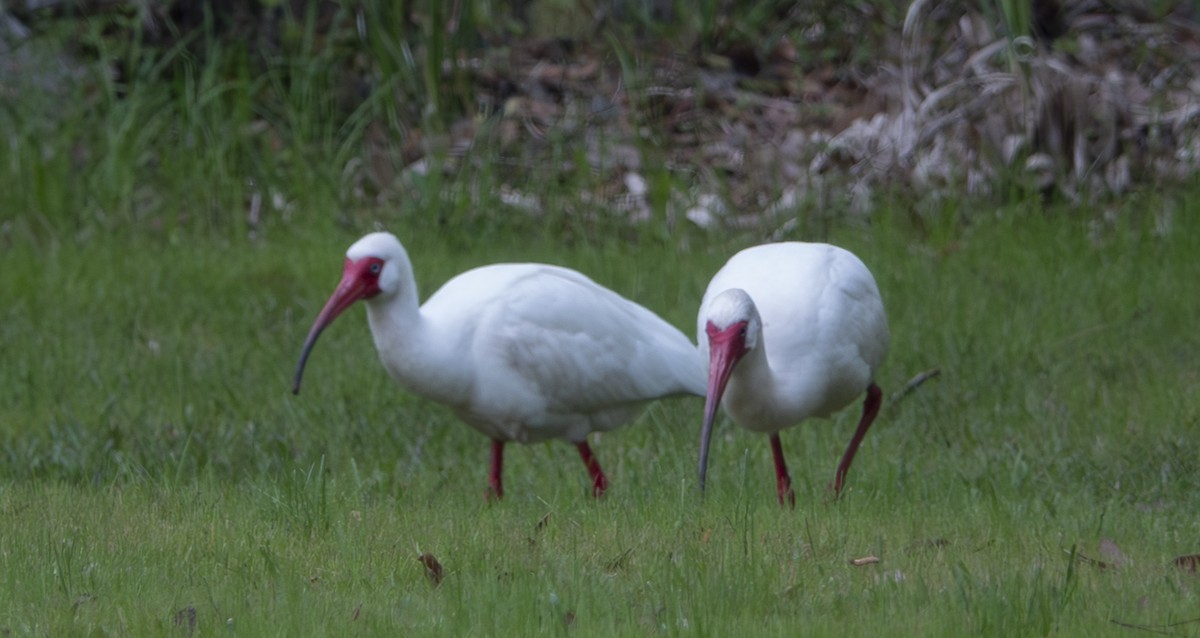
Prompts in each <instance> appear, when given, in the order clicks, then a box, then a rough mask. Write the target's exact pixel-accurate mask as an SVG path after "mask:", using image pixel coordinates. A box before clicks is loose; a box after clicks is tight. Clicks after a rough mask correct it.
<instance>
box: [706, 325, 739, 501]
mask: <svg viewBox="0 0 1200 638" xmlns="http://www.w3.org/2000/svg"><path fill="white" fill-rule="evenodd" d="M744 327H745V324H744V323H740V322H739V323H737V324H734V325H732V326H730V327H728V328H726V329H725V330H718V329H717V328H716V326H714V325H713V324H711V323H710V324H708V327H707V329H706V332H707V333H708V393H707V397H706V398H705V400H704V427H703V429H702V430H701V433H700V491H701V492H703V491H704V481H705V478H706V476H707V474H708V444H709V441H710V440H711V439H712V428H713V423H714V422H715V421H716V420H717V410H719V409H720V408H721V397H722V395H724V394H725V385H726V384H727V383H729V375H730V374H732V373H733V367H734V366H735V365H737V362H738V361H739V360H740V359H741V358H742V355H744V354H746V345H745V341H744V340H743V339H742V337H741V331H742V328H744Z"/></svg>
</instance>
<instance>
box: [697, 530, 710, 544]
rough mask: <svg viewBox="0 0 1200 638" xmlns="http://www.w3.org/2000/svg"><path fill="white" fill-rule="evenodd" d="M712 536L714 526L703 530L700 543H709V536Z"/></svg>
mask: <svg viewBox="0 0 1200 638" xmlns="http://www.w3.org/2000/svg"><path fill="white" fill-rule="evenodd" d="M711 537H712V528H709V529H706V530H704V531H703V532H702V533H701V534H700V544H701V545H707V544H708V539H709V538H711Z"/></svg>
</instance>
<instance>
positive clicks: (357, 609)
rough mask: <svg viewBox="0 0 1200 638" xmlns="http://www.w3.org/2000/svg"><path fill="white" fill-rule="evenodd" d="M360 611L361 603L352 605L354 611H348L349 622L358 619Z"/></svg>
mask: <svg viewBox="0 0 1200 638" xmlns="http://www.w3.org/2000/svg"><path fill="white" fill-rule="evenodd" d="M360 613H362V603H359V604H358V605H356V606H355V607H354V611H352V612H350V622H354V621H356V620H358V615H359V614H360Z"/></svg>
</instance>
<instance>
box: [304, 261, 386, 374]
mask: <svg viewBox="0 0 1200 638" xmlns="http://www.w3.org/2000/svg"><path fill="white" fill-rule="evenodd" d="M367 261H368V260H365V259H364V260H362V261H360V262H353V261H351V260H350V259H346V265H345V270H344V271H343V272H342V280H341V281H340V282H339V283H338V286H337V288H336V289H335V290H334V291H333V294H332V295H331V296H330V297H329V301H326V302H325V307H324V308H322V309H321V314H319V315H317V319H316V321H314V322H313V326H312V329H310V330H309V331H308V338H307V339H305V340H304V350H302V351H301V352H300V361H299V363H297V364H296V375H295V377H293V378H292V394H300V380H301V378H302V377H303V376H304V364H305V363H307V362H308V355H309V353H311V352H312V349H313V346H314V345H315V344H316V343H317V337H319V336H321V331H323V330H325V327H326V326H328V325H329V324H331V323H333V320H334V319H337V317H338V315H340V314H342V312H344V311H345V310H346V309H347V308H349V307H350V306H352V305H354V302H356V301H358V300H359V299H363V298H365V297H369V296H370V295H371V283H372V282H371V281H370V280H369V279H367V278H366V277H363V267H359V266H360V265H363V266H366V265H368V264H366V263H365V262H367Z"/></svg>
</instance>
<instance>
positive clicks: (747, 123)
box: [0, 0, 1200, 242]
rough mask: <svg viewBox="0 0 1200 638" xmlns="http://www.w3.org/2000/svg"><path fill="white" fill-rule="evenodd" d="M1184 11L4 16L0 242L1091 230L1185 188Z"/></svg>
mask: <svg viewBox="0 0 1200 638" xmlns="http://www.w3.org/2000/svg"><path fill="white" fill-rule="evenodd" d="M1194 5H1195V3H1194V1H1192V0H1187V1H1185V0H1138V1H1134V0H1024V1H1021V0H995V1H985V2H962V1H955V0H917V1H916V2H913V3H912V4H911V5H909V6H904V5H902V4H898V3H893V2H881V1H877V0H852V1H849V2H843V1H832V0H819V1H816V2H805V3H792V2H782V1H779V0H752V1H749V2H732V1H730V0H701V1H699V2H695V3H693V2H681V1H678V0H675V1H672V0H515V1H513V2H499V1H496V0H450V1H442V0H409V1H405V2H386V1H382V0H361V1H354V2H351V1H344V2H331V1H319V0H273V1H272V0H267V1H262V0H259V1H235V0H210V1H207V2H183V1H178V0H161V1H155V0H7V1H6V2H5V3H2V4H0V24H2V26H0V130H2V131H3V132H4V136H5V138H6V139H5V140H4V143H3V144H0V219H2V220H3V221H2V225H0V238H3V241H6V242H11V241H13V238H14V237H18V236H25V237H29V238H36V237H38V236H45V235H47V234H49V235H56V234H59V233H63V232H68V233H69V232H75V233H80V232H82V233H86V232H95V231H96V230H98V229H99V230H103V229H113V228H118V227H120V228H124V229H133V230H135V231H136V232H150V233H168V234H169V233H172V232H178V231H180V230H199V231H204V232H207V231H216V232H218V233H225V232H233V233H236V234H242V233H244V232H246V231H249V232H250V233H257V232H261V230H262V229H263V228H264V227H266V226H269V225H270V224H271V223H272V222H275V221H284V222H286V221H287V220H289V219H293V218H295V217H296V216H308V215H316V216H320V217H328V216H330V215H333V216H335V217H336V219H337V220H338V221H339V222H340V223H343V224H352V223H353V222H354V217H355V216H356V215H363V214H365V215H368V216H369V217H370V218H372V219H377V218H378V216H379V215H380V211H388V212H387V214H388V215H393V214H397V215H404V214H408V213H410V212H413V211H419V212H420V214H423V215H427V216H430V217H431V218H435V219H442V220H443V221H455V222H457V221H467V220H469V221H472V222H478V223H481V224H484V225H486V224H488V223H495V222H497V220H508V221H509V222H512V223H516V224H518V225H520V224H531V225H535V226H536V227H537V228H540V229H550V230H551V231H552V232H555V233H560V234H562V235H563V236H565V237H567V238H573V237H578V236H586V235H587V234H588V233H589V232H590V230H592V229H594V228H596V227H597V226H603V225H610V224H615V225H617V226H619V227H621V228H628V227H629V225H630V222H631V221H632V222H634V223H635V224H636V222H639V221H645V220H655V221H656V222H658V223H656V224H653V226H654V227H655V228H658V229H665V230H666V231H667V232H670V231H671V230H672V229H675V228H677V227H678V225H679V224H680V223H684V222H683V220H685V219H686V220H689V222H687V223H690V224H691V225H694V226H698V227H701V228H714V227H724V228H738V229H750V230H754V231H755V232H760V233H764V234H767V235H772V234H774V235H779V234H781V233H785V232H787V231H788V230H789V229H791V228H794V227H795V226H796V224H797V223H801V224H809V225H810V227H811V224H817V225H818V227H819V224H820V223H821V220H822V219H823V218H828V217H835V216H836V217H845V216H846V215H847V214H852V215H854V214H857V215H860V216H865V215H868V214H869V212H870V210H871V209H872V207H873V206H874V205H875V204H876V203H877V202H879V201H880V200H881V199H884V198H886V199H888V200H892V201H896V200H897V198H898V199H899V201H906V202H910V203H911V206H910V208H911V211H912V212H911V215H912V217H913V221H914V223H915V224H916V225H917V226H918V227H921V226H924V225H927V223H928V218H929V217H930V216H937V215H941V214H943V213H944V210H945V209H946V208H947V206H948V204H947V203H946V202H947V200H949V201H950V202H951V204H949V205H950V206H953V207H956V208H957V207H958V206H959V202H960V201H961V199H962V198H964V197H965V198H967V199H969V200H970V199H979V200H983V201H985V202H993V203H998V202H1006V203H1011V202H1021V201H1028V202H1029V203H1031V205H1041V204H1042V203H1045V202H1047V201H1062V202H1067V203H1068V204H1076V205H1085V206H1089V207H1091V208H1092V209H1094V210H1095V211H1097V217H1098V219H1099V220H1100V223H1104V216H1105V210H1106V203H1107V202H1111V201H1112V200H1113V199H1114V198H1116V197H1121V196H1123V195H1126V194H1129V193H1131V192H1135V191H1138V190H1139V189H1146V188H1150V189H1158V188H1160V187H1162V186H1163V185H1164V184H1170V183H1187V182H1189V181H1191V180H1192V175H1193V174H1194V172H1195V168H1196V163H1197V161H1200V142H1198V141H1197V140H1198V139H1200V136H1197V135H1196V127H1197V123H1198V122H1200V117H1197V116H1198V115H1200V104H1197V102H1196V100H1195V97H1194V96H1195V95H1196V94H1197V93H1200V79H1198V76H1197V73H1196V70H1197V68H1200V29H1198V28H1197V25H1196V22H1195V20H1194V17H1195V11H1194V9H1195V7H1194ZM364 211H366V212H364ZM360 221H361V220H360ZM505 223H508V222H505Z"/></svg>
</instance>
